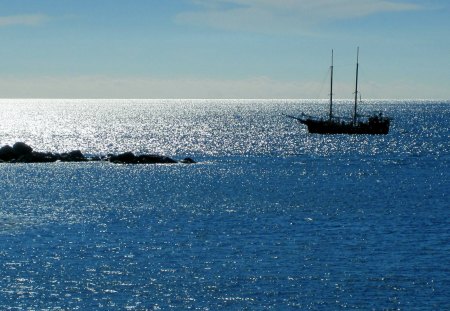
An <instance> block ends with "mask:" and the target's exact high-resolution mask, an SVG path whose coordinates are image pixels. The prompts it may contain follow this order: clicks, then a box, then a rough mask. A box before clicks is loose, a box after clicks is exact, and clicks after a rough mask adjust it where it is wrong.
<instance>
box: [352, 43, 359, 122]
mask: <svg viewBox="0 0 450 311" xmlns="http://www.w3.org/2000/svg"><path fill="white" fill-rule="evenodd" d="M358 69H359V46H358V49H357V51H356V84H355V108H354V110H353V125H356V108H357V105H358Z"/></svg>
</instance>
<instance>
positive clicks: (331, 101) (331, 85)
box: [329, 50, 333, 121]
mask: <svg viewBox="0 0 450 311" xmlns="http://www.w3.org/2000/svg"><path fill="white" fill-rule="evenodd" d="M330 69H331V79H330V117H329V120H330V121H331V118H332V117H333V50H331V67H330Z"/></svg>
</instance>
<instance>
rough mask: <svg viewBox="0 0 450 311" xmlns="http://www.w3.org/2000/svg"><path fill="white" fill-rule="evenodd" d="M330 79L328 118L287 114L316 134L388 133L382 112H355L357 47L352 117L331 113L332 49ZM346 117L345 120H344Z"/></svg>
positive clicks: (386, 122)
mask: <svg viewBox="0 0 450 311" xmlns="http://www.w3.org/2000/svg"><path fill="white" fill-rule="evenodd" d="M330 69H331V81H330V112H329V116H328V119H323V118H317V117H312V116H308V115H305V114H302V115H301V116H300V117H295V116H289V115H288V116H287V117H289V118H293V119H295V120H297V121H299V122H300V123H301V124H304V125H306V126H307V127H308V131H309V133H316V134H372V135H375V134H387V133H389V126H390V123H391V120H390V118H388V117H385V116H383V114H382V113H378V114H373V115H371V116H362V115H358V114H357V105H358V70H359V48H358V50H357V55H356V86H355V105H354V109H353V118H351V120H348V119H347V118H340V117H336V116H334V115H333V51H331V67H330ZM346 119H347V120H346Z"/></svg>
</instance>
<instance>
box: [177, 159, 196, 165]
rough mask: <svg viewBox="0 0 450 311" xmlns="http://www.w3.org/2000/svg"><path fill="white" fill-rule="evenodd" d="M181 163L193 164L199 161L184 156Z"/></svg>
mask: <svg viewBox="0 0 450 311" xmlns="http://www.w3.org/2000/svg"><path fill="white" fill-rule="evenodd" d="M180 163H184V164H193V163H197V162H195V161H194V160H193V159H192V158H184V159H183V160H181V161H180Z"/></svg>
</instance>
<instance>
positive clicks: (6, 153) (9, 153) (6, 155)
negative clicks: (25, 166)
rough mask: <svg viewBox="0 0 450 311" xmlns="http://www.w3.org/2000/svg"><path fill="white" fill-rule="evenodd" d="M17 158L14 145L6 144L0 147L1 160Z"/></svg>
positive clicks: (6, 160)
mask: <svg viewBox="0 0 450 311" xmlns="http://www.w3.org/2000/svg"><path fill="white" fill-rule="evenodd" d="M15 158H16V152H15V151H14V149H13V147H11V146H10V145H6V146H3V147H1V148H0V160H3V161H5V162H8V161H11V160H14V159H15Z"/></svg>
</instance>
